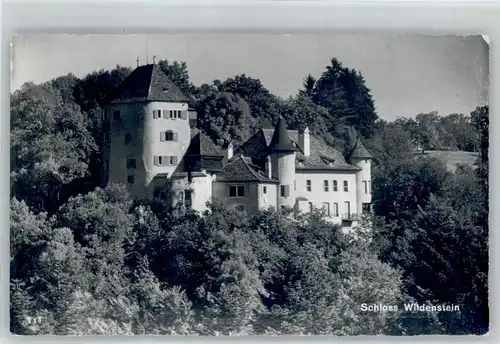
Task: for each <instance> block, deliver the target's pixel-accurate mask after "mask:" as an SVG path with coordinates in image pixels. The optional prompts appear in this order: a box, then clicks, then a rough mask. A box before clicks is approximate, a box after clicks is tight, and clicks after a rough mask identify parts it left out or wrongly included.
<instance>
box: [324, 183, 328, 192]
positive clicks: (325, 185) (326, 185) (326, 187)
mask: <svg viewBox="0 0 500 344" xmlns="http://www.w3.org/2000/svg"><path fill="white" fill-rule="evenodd" d="M323 187H324V189H325V191H326V192H328V180H325V181H324V186H323Z"/></svg>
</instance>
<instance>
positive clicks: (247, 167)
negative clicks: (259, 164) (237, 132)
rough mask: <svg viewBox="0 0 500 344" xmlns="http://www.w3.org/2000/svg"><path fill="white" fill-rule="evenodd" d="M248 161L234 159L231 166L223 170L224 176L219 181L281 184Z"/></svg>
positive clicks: (241, 157) (240, 158)
mask: <svg viewBox="0 0 500 344" xmlns="http://www.w3.org/2000/svg"><path fill="white" fill-rule="evenodd" d="M248 160H249V159H248V158H245V157H243V156H236V157H234V158H233V159H232V160H231V161H230V162H229V164H227V165H226V166H225V167H224V168H223V169H222V174H221V176H220V177H218V178H217V181H222V182H261V183H279V181H278V180H275V179H270V178H268V177H267V176H265V175H264V174H262V173H259V172H258V171H256V170H255V169H254V167H252V165H251V163H250V161H248Z"/></svg>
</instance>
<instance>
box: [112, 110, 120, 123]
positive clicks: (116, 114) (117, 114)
mask: <svg viewBox="0 0 500 344" xmlns="http://www.w3.org/2000/svg"><path fill="white" fill-rule="evenodd" d="M113 120H114V121H115V122H116V123H121V121H122V117H121V116H120V111H114V112H113Z"/></svg>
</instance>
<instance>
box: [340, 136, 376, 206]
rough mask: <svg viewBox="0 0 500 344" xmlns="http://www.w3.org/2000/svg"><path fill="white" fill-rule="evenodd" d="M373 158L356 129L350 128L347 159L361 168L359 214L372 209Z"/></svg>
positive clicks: (357, 184)
mask: <svg viewBox="0 0 500 344" xmlns="http://www.w3.org/2000/svg"><path fill="white" fill-rule="evenodd" d="M372 158H373V156H372V155H371V154H370V152H369V151H368V150H367V149H366V148H365V146H364V145H363V142H361V139H360V137H359V135H358V134H357V133H356V130H354V128H350V129H349V132H348V149H347V152H346V159H347V160H348V161H349V162H350V163H351V164H353V165H355V166H357V167H359V168H360V169H361V170H359V171H358V172H357V173H356V199H357V212H358V213H365V212H367V211H369V209H371V206H370V204H371V201H372V197H371V188H372V179H371V160H372Z"/></svg>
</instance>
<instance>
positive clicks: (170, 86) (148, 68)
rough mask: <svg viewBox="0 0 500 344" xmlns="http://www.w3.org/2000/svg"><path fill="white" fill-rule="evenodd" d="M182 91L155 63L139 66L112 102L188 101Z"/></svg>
mask: <svg viewBox="0 0 500 344" xmlns="http://www.w3.org/2000/svg"><path fill="white" fill-rule="evenodd" d="M188 100H189V99H188V97H186V96H185V95H184V94H183V93H182V91H181V90H180V89H179V88H178V87H177V86H176V85H175V84H174V83H173V81H172V80H170V78H169V77H168V76H167V75H166V74H165V73H164V72H163V71H162V70H161V68H160V67H158V66H157V65H155V64H148V65H144V66H139V67H137V68H136V69H135V70H134V71H133V72H132V73H130V75H129V76H128V77H127V78H126V79H125V80H124V81H123V83H122V84H121V85H120V86H119V87H118V89H117V92H116V95H115V97H114V98H113V100H112V101H111V103H112V104H116V103H128V102H141V101H163V102H178V103H185V102H188Z"/></svg>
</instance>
